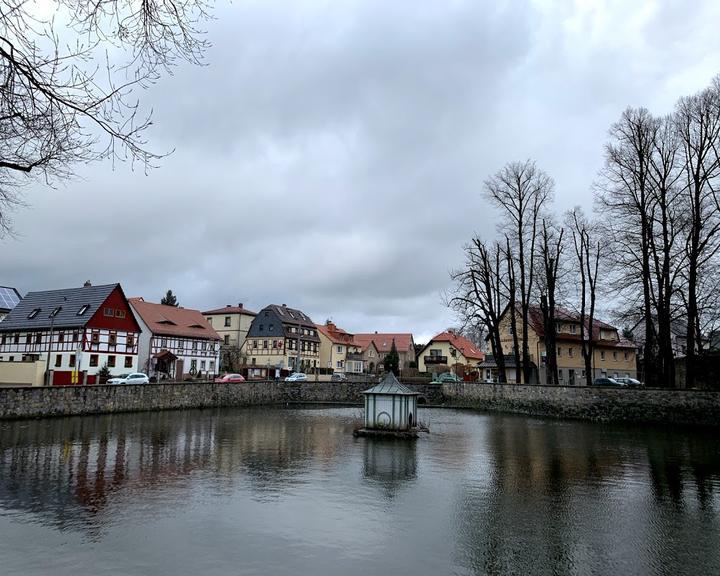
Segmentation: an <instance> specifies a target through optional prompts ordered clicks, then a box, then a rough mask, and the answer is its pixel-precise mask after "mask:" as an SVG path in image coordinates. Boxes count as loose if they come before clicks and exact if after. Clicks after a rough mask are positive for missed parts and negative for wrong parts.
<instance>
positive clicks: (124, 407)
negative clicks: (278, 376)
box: [0, 381, 443, 419]
mask: <svg viewBox="0 0 720 576" xmlns="http://www.w3.org/2000/svg"><path fill="white" fill-rule="evenodd" d="M371 386H372V384H368V383H367V382H312V381H309V382H275V381H271V382H244V383H241V384H215V383H212V382H192V383H185V382H183V383H176V384H145V385H105V386H54V387H41V388H0V419H8V418H35V417H42V416H71V415H78V414H104V413H112V412H134V411H142V410H177V409H183V408H211V407H220V406H248V405H257V404H286V403H295V402H306V403H323V402H333V403H346V404H360V403H361V402H362V392H363V390H367V389H368V388H369V387H371ZM410 386H411V387H412V388H413V389H415V390H416V391H418V392H420V395H421V396H420V402H421V403H427V404H440V403H442V399H443V397H442V387H441V385H439V384H421V385H410Z"/></svg>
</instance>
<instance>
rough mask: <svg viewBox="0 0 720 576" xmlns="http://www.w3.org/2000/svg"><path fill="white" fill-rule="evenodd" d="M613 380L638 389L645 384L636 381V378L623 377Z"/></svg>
mask: <svg viewBox="0 0 720 576" xmlns="http://www.w3.org/2000/svg"><path fill="white" fill-rule="evenodd" d="M613 380H617V381H618V382H620V384H624V385H625V386H629V387H631V388H632V387H635V388H637V387H640V386H642V385H643V383H642V382H640V380H635V378H628V377H622V378H613Z"/></svg>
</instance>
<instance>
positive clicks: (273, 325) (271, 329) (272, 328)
mask: <svg viewBox="0 0 720 576" xmlns="http://www.w3.org/2000/svg"><path fill="white" fill-rule="evenodd" d="M273 330H275V324H270V326H268V332H272V331H273Z"/></svg>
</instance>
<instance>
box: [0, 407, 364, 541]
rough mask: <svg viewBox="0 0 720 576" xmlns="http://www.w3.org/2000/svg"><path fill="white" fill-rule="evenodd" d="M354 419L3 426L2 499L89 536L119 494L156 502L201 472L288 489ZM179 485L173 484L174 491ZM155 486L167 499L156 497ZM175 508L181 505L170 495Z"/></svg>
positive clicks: (328, 457)
mask: <svg viewBox="0 0 720 576" xmlns="http://www.w3.org/2000/svg"><path fill="white" fill-rule="evenodd" d="M351 428H352V424H351V423H349V422H346V421H344V420H343V419H340V418H337V417H333V416H331V415H323V414H322V413H321V412H318V413H317V414H312V413H310V415H308V411H304V415H300V414H296V413H295V412H294V411H290V410H254V409H248V410H220V411H214V412H211V411H183V412H180V411H178V412H156V413H151V412H146V413H137V414H121V415H107V416H100V417H82V418H63V419H51V420H42V421H35V422H10V423H4V424H2V425H0V506H2V507H3V508H7V509H22V510H27V511H30V512H33V513H36V514H40V515H42V516H43V520H44V521H50V522H51V523H53V524H54V525H56V526H57V527H59V528H64V527H84V529H86V530H87V531H88V532H89V533H90V534H93V532H94V531H95V530H96V529H98V530H99V528H98V527H99V526H102V525H104V524H105V523H107V521H108V519H107V518H102V516H103V515H104V514H107V506H108V503H109V501H110V500H111V499H112V498H113V494H114V493H116V492H117V493H120V492H122V493H124V494H128V495H129V496H130V497H131V498H132V499H133V501H136V502H138V503H141V502H145V503H146V505H147V506H155V508H154V509H153V510H150V509H148V513H155V514H164V513H166V511H167V510H169V509H168V507H167V504H168V503H167V502H164V501H163V499H164V498H166V497H176V496H177V494H175V496H168V494H171V493H172V492H173V491H175V492H176V491H178V490H180V491H187V492H189V491H190V489H191V487H192V477H193V474H194V473H195V472H197V471H209V472H211V473H212V477H213V479H214V481H217V482H218V484H220V485H222V483H225V484H226V485H232V484H233V483H235V482H236V481H237V480H238V478H242V477H247V478H249V480H250V483H251V486H252V487H253V489H255V490H258V491H260V492H263V491H268V492H271V493H278V492H281V491H282V490H283V489H286V488H287V487H288V483H289V482H290V483H292V481H291V477H292V476H294V475H297V474H300V473H301V472H302V471H303V470H305V469H306V468H307V466H308V465H309V464H310V463H311V462H312V461H317V463H319V464H316V465H322V466H332V465H336V463H335V462H334V461H335V460H336V459H337V455H338V452H339V445H340V444H341V443H342V442H344V441H346V440H347V438H348V436H349V434H350V433H351ZM168 488H172V489H173V490H168ZM154 492H157V494H158V495H159V496H160V498H155V499H149V498H148V497H149V495H150V494H151V493H154ZM172 504H173V505H176V504H177V502H173V503H172Z"/></svg>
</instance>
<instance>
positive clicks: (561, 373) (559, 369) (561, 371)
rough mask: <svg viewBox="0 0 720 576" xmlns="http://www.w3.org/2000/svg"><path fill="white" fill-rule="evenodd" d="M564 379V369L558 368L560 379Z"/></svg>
mask: <svg viewBox="0 0 720 576" xmlns="http://www.w3.org/2000/svg"><path fill="white" fill-rule="evenodd" d="M562 379H563V369H562V368H558V380H560V381H562Z"/></svg>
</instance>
